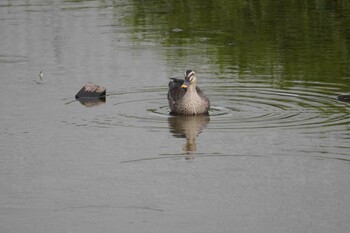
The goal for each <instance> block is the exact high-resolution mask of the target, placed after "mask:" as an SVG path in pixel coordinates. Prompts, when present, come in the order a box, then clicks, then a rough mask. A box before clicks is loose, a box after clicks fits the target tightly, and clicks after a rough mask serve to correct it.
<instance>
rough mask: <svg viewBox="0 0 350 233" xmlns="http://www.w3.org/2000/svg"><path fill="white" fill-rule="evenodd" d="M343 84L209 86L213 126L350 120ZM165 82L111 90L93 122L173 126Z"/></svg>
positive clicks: (277, 125)
mask: <svg viewBox="0 0 350 233" xmlns="http://www.w3.org/2000/svg"><path fill="white" fill-rule="evenodd" d="M339 91H340V85H336V84H325V83H317V82H316V83H310V82H307V83H306V82H291V83H289V86H288V88H273V87H272V86H271V84H270V83H268V82H266V83H264V82H260V83H258V84H257V83H256V80H254V81H251V82H250V81H245V82H243V83H242V82H241V83H238V84H237V85H234V86H232V85H230V83H225V82H224V83H219V84H217V85H216V86H212V87H210V88H206V92H207V93H208V96H209V97H210V99H211V105H212V106H211V110H210V127H208V128H210V129H212V130H232V129H245V130H246V129H247V130H249V129H259V128H290V129H299V130H300V129H306V128H319V127H322V128H326V127H331V126H337V125H346V124H350V110H349V106H350V105H349V104H348V103H343V102H339V101H337V99H336V96H337V94H338V92H339ZM166 92H167V89H166V88H164V87H158V88H157V87H156V88H154V87H152V88H143V89H139V90H133V91H130V92H128V91H125V92H115V93H110V94H109V96H108V97H107V99H108V100H107V104H106V105H107V106H106V107H105V108H107V111H104V112H105V113H104V114H98V115H97V116H95V117H94V119H93V120H91V121H90V122H89V123H87V125H89V126H96V127H114V126H125V127H142V128H152V129H156V128H158V129H161V128H167V127H168V124H167V118H169V117H170V115H169V108H168V105H167V100H166Z"/></svg>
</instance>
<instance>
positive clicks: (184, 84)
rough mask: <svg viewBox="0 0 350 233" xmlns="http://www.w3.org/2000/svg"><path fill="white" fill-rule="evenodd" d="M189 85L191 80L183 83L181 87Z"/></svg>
mask: <svg viewBox="0 0 350 233" xmlns="http://www.w3.org/2000/svg"><path fill="white" fill-rule="evenodd" d="M188 85H189V82H187V81H185V82H184V83H183V84H182V85H181V88H187V87H188Z"/></svg>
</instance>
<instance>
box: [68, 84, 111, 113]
mask: <svg viewBox="0 0 350 233" xmlns="http://www.w3.org/2000/svg"><path fill="white" fill-rule="evenodd" d="M106 90H107V89H106V88H105V87H100V86H98V85H95V84H93V83H90V82H89V83H87V84H85V85H84V86H83V87H82V88H81V89H80V91H79V92H78V93H77V94H76V95H75V98H76V99H77V100H78V101H79V102H80V103H81V104H82V105H84V106H85V107H94V106H98V105H101V104H104V103H106Z"/></svg>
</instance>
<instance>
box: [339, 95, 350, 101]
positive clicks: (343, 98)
mask: <svg viewBox="0 0 350 233" xmlns="http://www.w3.org/2000/svg"><path fill="white" fill-rule="evenodd" d="M338 100H339V101H342V102H350V95H338Z"/></svg>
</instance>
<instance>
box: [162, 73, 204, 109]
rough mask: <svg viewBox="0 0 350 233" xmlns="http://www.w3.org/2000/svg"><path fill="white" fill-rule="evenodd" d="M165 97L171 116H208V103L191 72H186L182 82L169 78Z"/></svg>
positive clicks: (194, 75)
mask: <svg viewBox="0 0 350 233" xmlns="http://www.w3.org/2000/svg"><path fill="white" fill-rule="evenodd" d="M167 97H168V102H169V108H170V110H171V112H170V114H171V115H199V114H208V111H209V109H210V101H209V99H208V97H207V96H206V95H205V93H204V92H203V91H202V90H201V89H200V88H199V87H198V86H197V78H196V74H195V72H194V71H193V70H186V72H185V75H184V79H183V80H182V79H177V78H171V81H170V82H169V90H168V96H167Z"/></svg>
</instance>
